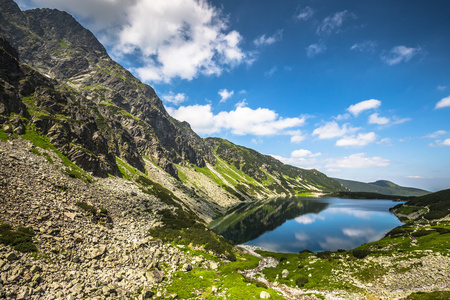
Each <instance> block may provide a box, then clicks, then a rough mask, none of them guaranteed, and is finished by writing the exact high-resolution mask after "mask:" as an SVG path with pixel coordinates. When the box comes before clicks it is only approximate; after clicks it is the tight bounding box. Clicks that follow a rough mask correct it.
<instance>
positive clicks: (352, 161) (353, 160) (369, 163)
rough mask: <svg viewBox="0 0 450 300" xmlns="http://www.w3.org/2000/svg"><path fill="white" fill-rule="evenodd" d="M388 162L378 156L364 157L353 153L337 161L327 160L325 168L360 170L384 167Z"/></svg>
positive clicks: (363, 154)
mask: <svg viewBox="0 0 450 300" xmlns="http://www.w3.org/2000/svg"><path fill="white" fill-rule="evenodd" d="M389 164H390V161H389V160H388V159H385V158H381V157H378V156H374V157H366V153H355V154H352V155H350V156H346V157H343V158H338V159H329V162H328V163H327V165H326V167H327V168H329V169H332V170H334V171H337V170H339V169H361V168H370V167H386V166H389Z"/></svg>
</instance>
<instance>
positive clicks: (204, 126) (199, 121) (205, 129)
mask: <svg viewBox="0 0 450 300" xmlns="http://www.w3.org/2000/svg"><path fill="white" fill-rule="evenodd" d="M166 109H167V112H168V113H169V114H170V115H171V116H172V117H174V118H175V119H177V120H180V121H187V122H188V123H189V124H190V125H191V128H192V129H193V130H194V131H195V132H196V133H198V134H213V133H217V132H219V131H220V128H218V127H217V126H216V121H215V119H214V114H213V113H212V111H211V105H210V104H207V105H198V104H197V105H191V106H180V107H179V108H177V109H174V108H172V107H167V108H166Z"/></svg>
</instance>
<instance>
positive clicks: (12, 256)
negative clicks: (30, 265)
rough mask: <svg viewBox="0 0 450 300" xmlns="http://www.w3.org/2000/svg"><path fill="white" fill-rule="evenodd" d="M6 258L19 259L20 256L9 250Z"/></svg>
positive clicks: (9, 259)
mask: <svg viewBox="0 0 450 300" xmlns="http://www.w3.org/2000/svg"><path fill="white" fill-rule="evenodd" d="M6 259H7V260H8V261H13V260H16V259H18V257H17V255H16V254H15V253H14V252H9V253H8V254H6Z"/></svg>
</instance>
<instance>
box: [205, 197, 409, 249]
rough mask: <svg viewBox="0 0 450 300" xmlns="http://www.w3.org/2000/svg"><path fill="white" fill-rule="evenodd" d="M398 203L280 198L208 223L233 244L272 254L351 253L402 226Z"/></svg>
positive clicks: (243, 206)
mask: <svg viewBox="0 0 450 300" xmlns="http://www.w3.org/2000/svg"><path fill="white" fill-rule="evenodd" d="M396 204H398V202H393V201H390V200H353V199H340V198H314V199H310V198H278V199H272V200H265V201H258V202H255V203H251V204H248V205H242V206H240V207H238V208H236V209H235V210H234V211H232V212H230V213H229V214H227V215H226V216H224V217H222V218H220V219H218V220H215V221H214V222H213V223H212V224H211V228H213V229H214V230H215V231H216V232H218V233H220V234H222V235H223V236H224V237H226V238H228V239H230V240H232V241H233V242H235V243H237V244H242V243H245V244H248V245H254V246H260V247H263V248H265V249H267V250H270V251H276V252H299V251H301V250H304V249H309V250H311V251H314V252H317V251H325V250H337V249H346V250H348V249H352V248H355V247H357V246H359V245H361V244H364V243H367V242H372V241H375V240H378V239H380V238H382V237H383V236H384V233H385V232H388V231H390V230H391V229H392V228H394V227H396V226H399V225H401V224H402V223H401V222H400V221H399V220H398V219H397V218H396V217H395V216H394V215H393V214H392V213H390V212H389V208H390V207H393V206H395V205H396Z"/></svg>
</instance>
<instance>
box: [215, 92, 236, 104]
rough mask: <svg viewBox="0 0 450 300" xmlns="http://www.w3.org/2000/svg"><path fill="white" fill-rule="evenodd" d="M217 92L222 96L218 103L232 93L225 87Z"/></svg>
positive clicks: (232, 93) (229, 96) (225, 99)
mask: <svg viewBox="0 0 450 300" xmlns="http://www.w3.org/2000/svg"><path fill="white" fill-rule="evenodd" d="M218 94H219V95H220V97H222V98H221V99H220V103H222V102H225V101H227V100H228V99H229V98H231V96H233V95H234V91H231V92H229V91H228V90H227V89H223V90H220V91H219V92H218Z"/></svg>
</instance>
